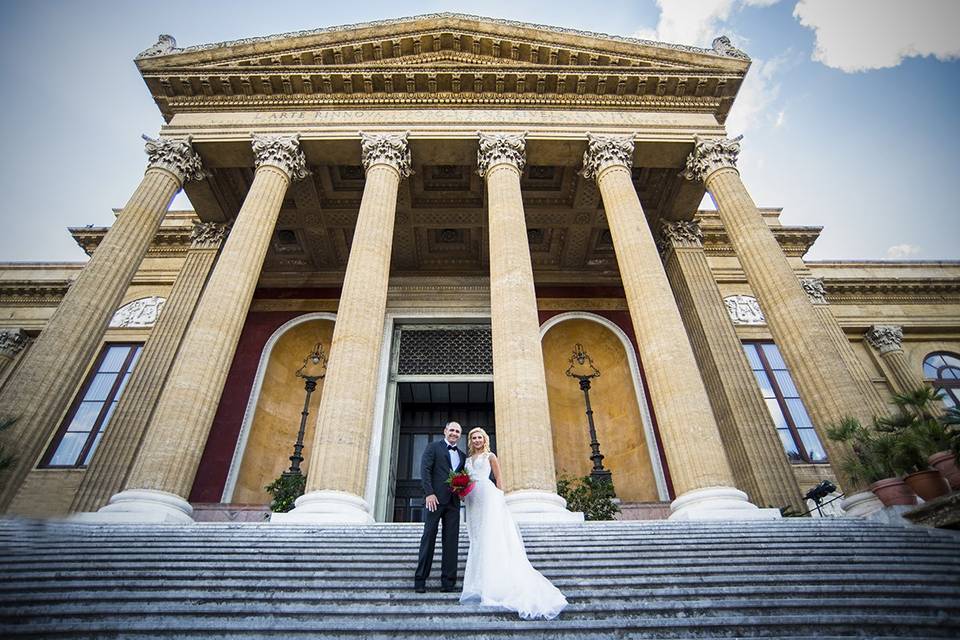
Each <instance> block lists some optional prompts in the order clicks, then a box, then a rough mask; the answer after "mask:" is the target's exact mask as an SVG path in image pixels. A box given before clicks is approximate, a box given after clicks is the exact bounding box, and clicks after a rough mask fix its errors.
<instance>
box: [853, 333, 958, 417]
mask: <svg viewBox="0 0 960 640" xmlns="http://www.w3.org/2000/svg"><path fill="white" fill-rule="evenodd" d="M863 338H864V340H866V342H867V344H869V345H870V346H871V347H873V348H874V349H875V350H876V351H877V353H878V354H880V361H881V362H882V363H883V366H884V368H885V369H886V370H887V371H889V372H890V375H889V380H890V382H891V385H892V386H893V390H894V392H896V393H907V392H910V391H913V390H914V389H917V388H919V387H923V386H926V383H925V382H924V381H923V378H922V377H921V376H920V372H919V371H916V372H915V371H914V370H913V368H911V367H910V362H908V361H907V356H906V354H904V353H903V327H898V326H896V325H879V324H877V325H873V326H872V327H870V328H869V329H868V330H867V332H866V333H865V334H863ZM933 409H934V413H936V414H939V413H941V408H940V406H939V404H937V405H934V407H933Z"/></svg>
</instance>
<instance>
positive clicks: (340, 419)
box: [271, 133, 411, 524]
mask: <svg viewBox="0 0 960 640" xmlns="http://www.w3.org/2000/svg"><path fill="white" fill-rule="evenodd" d="M360 135H361V149H362V153H363V158H362V159H363V167H364V169H365V170H366V182H365V183H364V186H363V198H362V199H361V201H360V211H359V213H358V214H357V226H356V229H355V230H354V232H353V242H352V243H351V245H350V257H349V259H348V260H347V271H346V273H345V274H344V278H343V290H342V292H341V294H340V302H339V303H338V305H337V321H336V323H335V324H334V328H333V339H332V341H331V345H330V360H329V362H328V363H327V377H326V378H325V379H324V381H323V397H322V398H321V399H320V408H319V409H318V410H317V426H316V431H315V435H314V439H313V446H312V447H310V465H309V467H308V468H309V472H308V474H307V484H306V492H305V493H304V495H302V496H300V497H299V498H298V499H297V501H296V507H295V508H294V509H293V510H292V511H290V512H289V513H285V514H274V515H273V517H272V518H271V521H272V522H317V523H356V524H363V523H368V522H373V517H372V516H371V513H370V511H371V510H370V505H368V504H367V502H366V500H365V499H364V498H363V496H364V493H365V491H366V478H367V458H368V454H369V451H370V437H371V430H372V429H373V422H374V420H373V416H374V397H375V395H376V383H377V371H378V370H379V363H380V349H381V347H382V343H383V323H384V314H385V312H386V306H387V285H388V283H389V279H390V254H391V250H392V245H393V226H394V219H395V217H396V211H397V190H398V189H399V186H400V181H401V180H402V179H404V178H406V177H408V176H409V175H410V174H411V168H410V160H411V159H410V148H409V146H408V144H407V136H406V134H402V135H376V136H374V135H366V134H363V133H361V134H360Z"/></svg>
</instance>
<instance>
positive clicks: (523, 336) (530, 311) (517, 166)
mask: <svg viewBox="0 0 960 640" xmlns="http://www.w3.org/2000/svg"><path fill="white" fill-rule="evenodd" d="M525 163H526V153H525V142H524V136H523V135H490V134H482V133H481V134H480V149H479V151H478V153H477V165H478V173H479V174H480V175H481V176H482V177H483V178H484V179H485V180H486V183H487V208H488V218H489V222H488V228H489V233H490V326H491V333H492V339H493V374H494V382H493V393H494V408H495V411H496V418H497V443H498V451H499V454H498V455H499V458H500V464H501V467H502V469H503V476H504V482H505V485H506V491H507V492H508V496H507V500H508V504H509V505H510V507H511V510H512V511H513V512H514V514H515V515H516V517H517V518H518V519H519V520H520V521H559V520H571V519H574V518H575V517H576V516H575V514H572V513H570V512H569V511H567V510H566V502H565V501H564V500H563V498H561V497H560V496H558V495H557V478H556V470H555V468H554V461H553V432H552V429H551V426H550V406H549V403H548V400H547V383H546V378H545V377H544V369H543V351H542V349H541V346H540V321H539V318H538V315H537V297H536V293H535V292H534V286H533V266H532V264H531V262H530V246H529V244H528V242H527V225H526V220H525V218H524V211H523V198H522V197H521V193H520V174H521V172H522V171H523V166H524V164H525ZM579 517H580V518H582V515H580V516H579Z"/></svg>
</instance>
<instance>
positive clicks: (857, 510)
mask: <svg viewBox="0 0 960 640" xmlns="http://www.w3.org/2000/svg"><path fill="white" fill-rule="evenodd" d="M840 508H841V509H843V510H844V511H845V512H846V515H847V517H849V518H866V517H868V516H869V515H870V514H873V513H876V512H878V511H880V510H882V509H883V503H882V502H880V499H879V498H877V496H876V495H875V494H874V493H873V491H861V492H860V493H855V494H853V495H852V496H846V497H845V498H844V499H843V500H841V501H840Z"/></svg>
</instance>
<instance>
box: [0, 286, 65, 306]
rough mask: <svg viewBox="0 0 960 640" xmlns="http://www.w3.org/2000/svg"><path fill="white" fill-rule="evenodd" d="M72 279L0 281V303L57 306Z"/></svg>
mask: <svg viewBox="0 0 960 640" xmlns="http://www.w3.org/2000/svg"><path fill="white" fill-rule="evenodd" d="M72 282H73V280H72V279H70V280H43V281H38V280H5V281H3V282H0V305H9V306H15V307H32V306H38V307H55V306H57V305H58V304H60V301H61V300H62V299H63V296H65V295H67V289H69V288H70V284H71V283H72Z"/></svg>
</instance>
